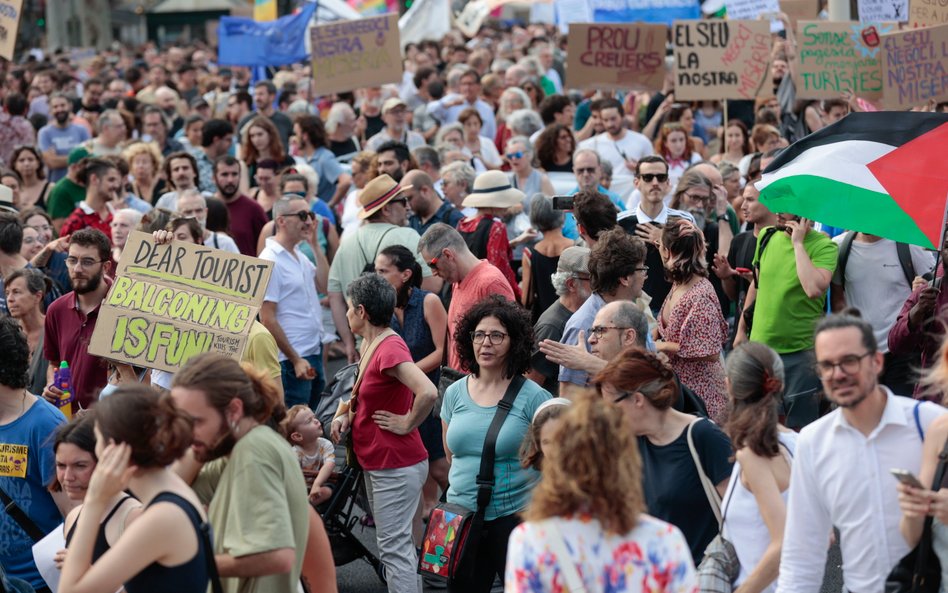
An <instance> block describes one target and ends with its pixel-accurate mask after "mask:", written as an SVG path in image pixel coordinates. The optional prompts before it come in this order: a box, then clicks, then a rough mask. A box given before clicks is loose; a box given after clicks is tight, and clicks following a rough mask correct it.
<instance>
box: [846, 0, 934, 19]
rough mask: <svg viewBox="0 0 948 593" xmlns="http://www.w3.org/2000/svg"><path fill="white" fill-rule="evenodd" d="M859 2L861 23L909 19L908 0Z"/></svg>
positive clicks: (861, 0) (868, 0)
mask: <svg viewBox="0 0 948 593" xmlns="http://www.w3.org/2000/svg"><path fill="white" fill-rule="evenodd" d="M935 1H937V0H935ZM858 4H859V22H860V23H882V22H889V21H891V22H896V23H897V22H900V21H901V22H905V21H906V20H908V9H909V6H908V5H909V1H908V0H859V2H858Z"/></svg>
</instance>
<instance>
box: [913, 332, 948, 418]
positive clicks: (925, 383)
mask: <svg viewBox="0 0 948 593" xmlns="http://www.w3.org/2000/svg"><path fill="white" fill-rule="evenodd" d="M918 386H919V388H920V390H921V392H922V394H923V395H941V397H942V400H941V403H942V405H945V404H946V403H948V339H943V340H942V342H941V346H939V347H938V357H937V358H936V359H935V362H934V364H933V365H932V366H931V368H930V369H928V370H927V371H925V372H924V373H922V377H921V379H919V382H918Z"/></svg>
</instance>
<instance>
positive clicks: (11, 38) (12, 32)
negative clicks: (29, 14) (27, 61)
mask: <svg viewBox="0 0 948 593" xmlns="http://www.w3.org/2000/svg"><path fill="white" fill-rule="evenodd" d="M22 8H23V0H0V58H6V59H8V60H12V59H13V50H14V48H15V47H16V34H17V31H18V30H19V28H20V12H21V10H22Z"/></svg>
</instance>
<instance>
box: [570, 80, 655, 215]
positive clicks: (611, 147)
mask: <svg viewBox="0 0 948 593" xmlns="http://www.w3.org/2000/svg"><path fill="white" fill-rule="evenodd" d="M599 118H600V119H601V120H602V125H603V126H604V127H605V129H606V131H605V132H603V133H602V134H599V135H597V136H593V137H592V138H589V139H588V140H584V141H583V142H581V143H580V144H579V147H580V148H590V149H592V150H595V151H596V153H598V154H599V156H600V157H601V158H602V159H603V160H606V161H609V162H610V163H612V171H613V182H612V186H611V189H612V191H614V192H615V193H617V194H619V197H621V198H622V199H625V198H627V197H629V194H631V193H632V189H633V186H634V180H635V175H634V174H635V171H636V164H637V163H638V161H639V159H641V158H642V157H644V156H647V155H650V154H652V153H653V152H654V151H653V149H652V143H651V142H649V141H648V138H646V137H645V136H643V135H642V134H639V133H638V132H633V131H631V130H627V129H626V127H625V109H623V108H622V103H620V102H619V101H618V100H616V99H606V100H604V101H603V102H602V103H601V105H600V108H599Z"/></svg>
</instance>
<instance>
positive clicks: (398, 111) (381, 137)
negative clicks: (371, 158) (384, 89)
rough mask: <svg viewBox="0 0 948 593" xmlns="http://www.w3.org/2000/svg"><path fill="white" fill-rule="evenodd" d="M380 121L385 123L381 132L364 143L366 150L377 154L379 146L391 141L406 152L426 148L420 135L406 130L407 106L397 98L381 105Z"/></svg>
mask: <svg viewBox="0 0 948 593" xmlns="http://www.w3.org/2000/svg"><path fill="white" fill-rule="evenodd" d="M382 121H384V122H385V127H384V128H382V131H381V132H379V133H378V134H376V135H375V136H372V137H371V138H369V141H368V142H366V143H365V147H366V148H367V149H368V150H372V151H375V152H378V149H379V147H380V146H382V145H383V144H385V143H386V142H391V141H392V140H394V141H396V142H401V143H402V144H404V145H406V146H408V150H414V149H416V148H418V147H419V146H426V144H425V139H424V137H423V136H422V135H421V134H419V133H418V132H413V131H411V130H409V129H408V106H407V105H405V102H404V101H402V100H401V99H399V98H398V97H392V98H391V99H387V100H386V101H385V103H383V104H382Z"/></svg>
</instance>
